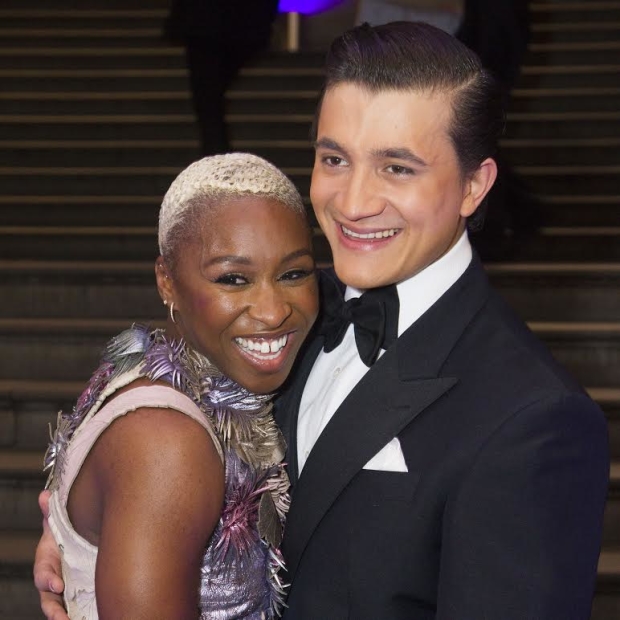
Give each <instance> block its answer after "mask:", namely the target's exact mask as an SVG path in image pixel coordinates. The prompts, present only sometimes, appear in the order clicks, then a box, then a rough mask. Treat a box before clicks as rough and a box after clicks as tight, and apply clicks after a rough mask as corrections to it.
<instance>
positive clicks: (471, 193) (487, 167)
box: [460, 157, 497, 217]
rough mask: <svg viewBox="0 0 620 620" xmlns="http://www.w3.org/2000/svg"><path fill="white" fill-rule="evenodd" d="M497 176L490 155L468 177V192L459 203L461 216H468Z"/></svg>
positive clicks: (494, 164) (495, 167)
mask: <svg viewBox="0 0 620 620" xmlns="http://www.w3.org/2000/svg"><path fill="white" fill-rule="evenodd" d="M496 178H497V164H496V163H495V160H494V159H492V158H491V157H488V158H487V159H485V160H484V161H483V162H482V163H481V164H480V166H479V167H478V170H476V172H474V174H473V175H472V176H471V177H470V178H469V179H468V181H467V185H468V188H467V189H468V192H467V194H466V195H465V199H464V200H463V203H462V205H461V211H460V214H461V216H462V217H469V216H470V215H472V214H473V213H474V211H475V210H476V209H477V208H478V205H479V204H480V203H481V202H482V200H483V199H484V197H485V196H486V195H487V194H488V193H489V190H490V189H491V187H493V183H495V179H496Z"/></svg>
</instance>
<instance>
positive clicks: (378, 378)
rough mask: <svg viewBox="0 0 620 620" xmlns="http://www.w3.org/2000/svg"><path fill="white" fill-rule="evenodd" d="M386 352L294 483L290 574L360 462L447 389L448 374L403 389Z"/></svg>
mask: <svg viewBox="0 0 620 620" xmlns="http://www.w3.org/2000/svg"><path fill="white" fill-rule="evenodd" d="M391 357H393V356H392V355H389V354H388V353H386V354H385V355H384V356H383V357H382V358H381V359H380V360H379V361H378V362H377V363H376V364H375V366H374V367H373V372H372V373H368V374H367V375H366V377H364V379H362V381H360V383H359V384H358V385H357V386H356V387H355V389H354V390H353V391H352V392H351V393H350V394H349V396H348V397H347V399H346V401H345V403H344V404H343V406H341V407H340V409H338V411H337V412H336V413H335V415H334V416H333V418H332V419H331V420H330V422H329V423H328V425H327V426H326V428H325V430H324V431H323V433H321V436H320V437H319V439H318V440H317V442H316V444H315V445H314V448H313V449H312V452H311V453H310V456H309V457H308V460H307V461H306V464H305V466H304V470H303V474H302V475H301V477H300V478H299V480H298V481H297V485H296V487H295V492H294V494H293V501H292V505H291V510H290V512H289V515H288V517H287V522H286V528H285V543H284V545H285V547H286V560H287V567H288V570H289V572H290V574H291V575H293V574H294V573H295V570H296V568H297V565H298V563H299V560H300V558H301V555H302V553H303V551H304V549H305V547H306V544H307V543H308V540H309V539H310V537H311V535H312V532H313V531H314V530H315V528H316V527H317V525H318V524H319V522H320V520H321V519H322V518H323V516H324V514H325V513H326V512H327V510H328V509H329V507H330V506H331V505H332V504H333V502H334V501H335V500H336V498H337V497H338V495H340V493H341V492H342V491H343V489H344V488H345V487H346V486H347V484H348V483H349V482H350V480H351V479H352V478H353V477H354V476H355V475H356V474H357V473H358V472H359V471H360V470H361V469H362V468H363V467H364V465H365V464H366V463H367V462H368V461H369V460H370V459H371V458H372V457H373V456H374V455H375V454H377V452H379V451H380V450H381V449H382V448H383V447H384V446H385V445H386V444H387V443H388V442H389V441H391V440H392V439H393V438H394V437H395V436H396V435H398V433H399V432H400V431H401V430H402V429H403V428H404V427H405V426H407V425H408V424H409V423H410V422H411V421H412V420H413V419H414V418H415V417H416V416H417V415H418V414H419V413H420V412H421V411H423V410H424V409H425V408H426V407H428V406H429V405H430V404H431V403H432V402H434V401H435V400H437V399H438V398H439V397H440V396H441V395H442V394H444V393H445V392H446V391H447V390H449V389H450V388H451V387H452V386H453V385H454V384H455V383H456V382H457V380H456V379H454V378H451V377H447V378H439V379H420V380H413V381H410V382H408V385H407V389H406V390H403V385H402V381H401V379H400V378H399V376H398V371H397V368H396V365H395V364H393V363H392V361H391V360H390V358H391Z"/></svg>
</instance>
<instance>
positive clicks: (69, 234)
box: [0, 179, 620, 263]
mask: <svg viewBox="0 0 620 620" xmlns="http://www.w3.org/2000/svg"><path fill="white" fill-rule="evenodd" d="M155 180H156V179H148V181H150V182H154V181H155ZM146 181H147V180H145V182H146ZM159 181H160V182H162V179H159ZM39 187H40V185H39ZM91 189H92V188H91ZM306 189H307V188H306ZM145 191H147V190H145ZM302 191H303V189H302ZM162 194H163V188H162ZM474 244H475V238H474ZM0 247H2V258H4V259H11V260H95V261H97V260H106V259H108V260H121V261H135V260H147V261H148V260H154V259H155V258H156V257H157V255H158V248H157V239H156V227H155V226H0ZM314 250H315V253H316V256H317V260H319V261H323V262H324V261H330V260H331V251H330V248H329V245H328V244H327V241H326V239H325V237H324V236H323V234H322V232H321V231H320V229H315V231H314ZM513 256H514V259H515V260H519V261H551V262H555V263H561V262H575V261H586V262H591V263H597V262H615V261H618V260H620V227H610V226H608V227H583V226H582V227H578V226H572V227H552V226H545V227H542V228H540V229H539V230H537V231H536V233H535V234H533V235H532V236H531V237H530V238H527V239H524V240H522V241H519V243H518V244H517V245H516V247H515V249H514V251H513Z"/></svg>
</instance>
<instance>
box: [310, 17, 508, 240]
mask: <svg viewBox="0 0 620 620" xmlns="http://www.w3.org/2000/svg"><path fill="white" fill-rule="evenodd" d="M339 84H355V85H358V86H360V87H362V88H365V89H367V90H368V91H369V92H371V93H379V92H381V91H389V90H396V91H412V92H432V91H435V92H445V93H447V94H448V95H449V96H450V97H451V104H452V119H451V123H450V127H449V128H448V135H449V136H450V139H451V140H452V143H453V145H454V149H455V152H456V155H457V157H458V160H459V165H460V168H461V174H462V176H463V178H467V177H469V176H470V175H471V174H473V173H474V172H475V171H476V170H477V169H478V167H479V166H480V164H481V163H482V162H483V161H484V160H485V159H486V158H487V157H493V156H494V155H495V153H496V150H497V142H498V139H499V137H500V136H501V134H502V132H503V130H504V124H505V115H504V105H503V103H504V101H503V99H504V98H503V93H502V90H501V88H500V86H499V84H498V83H497V82H496V80H495V79H494V78H493V76H492V75H491V74H490V73H489V72H488V71H486V70H485V69H484V68H483V67H482V64H481V63H480V60H479V58H478V56H477V55H476V54H475V53H474V52H472V51H471V50H470V49H469V48H468V47H466V46H465V45H463V44H462V43H461V42H460V41H458V40H457V39H455V38H454V37H453V36H451V35H449V34H448V33H446V32H444V31H443V30H440V29H439V28H435V27H434V26H431V25H430V24H425V23H422V22H392V23H389V24H383V25H380V26H370V25H369V24H362V25H361V26H357V27H356V28H353V29H351V30H349V31H347V32H345V33H344V34H342V35H341V36H339V37H338V38H337V39H336V40H335V41H334V42H333V43H332V45H331V47H330V49H329V52H328V54H327V59H326V64H325V83H324V86H323V90H322V92H321V95H320V98H319V102H318V106H317V110H316V115H315V119H314V123H313V127H312V139H313V140H314V139H316V132H317V126H318V119H319V116H320V113H321V104H322V102H323V97H324V95H325V93H326V92H327V91H328V90H330V89H331V88H334V87H335V86H338V85H339ZM483 217H484V213H483V209H480V208H479V209H478V210H477V211H476V213H474V215H473V216H472V217H471V218H469V222H468V224H469V226H470V228H473V229H475V228H477V227H478V226H479V220H481V219H482V218H483Z"/></svg>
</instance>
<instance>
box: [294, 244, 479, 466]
mask: <svg viewBox="0 0 620 620" xmlns="http://www.w3.org/2000/svg"><path fill="white" fill-rule="evenodd" d="M471 258H472V249H471V245H470V243H469V239H468V237H467V233H466V232H464V233H463V235H462V236H461V238H460V239H459V240H458V241H457V242H456V244H455V245H454V246H453V247H452V248H451V249H450V250H449V251H448V252H447V253H446V254H444V255H443V256H442V257H441V258H440V259H439V260H437V261H436V262H434V263H432V264H431V265H429V266H428V267H427V268H426V269H424V270H423V271H421V272H420V273H418V274H416V275H415V276H413V277H411V278H409V279H408V280H405V281H404V282H400V283H399V284H397V285H396V289H397V291H398V299H399V303H400V311H399V316H398V335H399V336H401V335H402V333H403V332H404V331H406V330H407V329H408V328H409V327H411V325H413V323H415V322H416V321H417V320H418V319H419V318H420V317H421V316H422V315H423V314H424V313H425V312H426V311H427V310H428V309H429V308H430V307H431V306H432V305H433V304H434V303H435V302H436V301H437V300H438V299H439V298H440V297H441V296H442V295H443V294H444V293H445V292H446V291H447V290H448V289H449V288H450V287H451V286H452V285H453V284H454V283H455V282H456V281H457V280H458V279H459V278H460V277H461V276H462V275H463V273H464V272H465V270H466V269H467V267H468V265H469V263H470V262H471ZM362 293H363V291H360V290H357V289H354V288H352V287H347V289H346V291H345V295H344V297H345V300H349V299H352V298H354V297H359V296H360V295H361V294H362ZM383 353H384V351H383V350H382V351H381V352H380V353H379V355H382V354H383ZM369 370H370V368H369V367H368V366H366V365H365V364H364V362H362V360H361V359H360V357H359V354H358V352H357V345H356V344H355V334H354V331H353V325H349V327H348V329H347V332H346V334H345V336H344V339H343V341H342V342H341V343H340V345H339V346H337V347H336V348H335V349H334V350H333V351H330V352H329V353H325V352H324V351H321V353H319V356H318V357H317V359H316V361H315V362H314V366H313V367H312V370H311V372H310V375H309V377H308V381H307V382H306V386H305V388H304V393H303V395H302V398H301V403H300V407H299V418H298V422H297V462H298V467H299V472H300V473H301V471H302V469H303V467H304V465H305V463H306V460H307V458H308V456H309V454H310V451H311V450H312V448H313V446H314V444H315V443H316V440H317V439H318V438H319V435H320V434H321V433H322V432H323V430H324V429H325V427H326V426H327V424H328V422H329V421H330V420H331V418H332V416H333V415H334V413H335V412H336V410H337V409H338V407H339V406H340V405H341V404H342V402H343V401H344V399H345V398H346V397H347V396H348V395H349V393H350V392H351V390H352V389H353V388H354V387H355V386H356V385H357V384H358V382H359V381H360V379H361V378H362V377H363V376H364V375H365V374H366V373H367V372H368V371H369ZM365 469H374V470H384V471H403V472H404V471H407V465H406V463H405V460H404V457H403V453H402V450H401V448H400V442H399V441H398V438H397V437H395V438H394V439H393V440H392V441H390V442H389V443H388V445H387V446H385V447H384V448H383V449H382V450H381V451H380V452H379V453H378V454H376V455H375V456H374V457H373V458H372V459H371V460H370V461H369V462H368V463H367V464H366V466H365Z"/></svg>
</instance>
